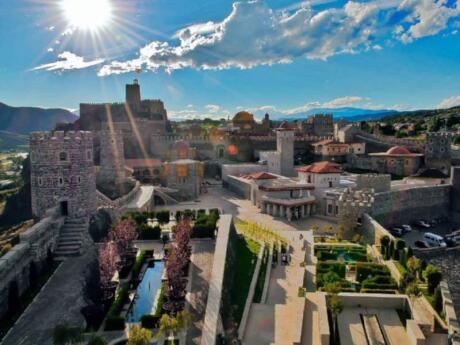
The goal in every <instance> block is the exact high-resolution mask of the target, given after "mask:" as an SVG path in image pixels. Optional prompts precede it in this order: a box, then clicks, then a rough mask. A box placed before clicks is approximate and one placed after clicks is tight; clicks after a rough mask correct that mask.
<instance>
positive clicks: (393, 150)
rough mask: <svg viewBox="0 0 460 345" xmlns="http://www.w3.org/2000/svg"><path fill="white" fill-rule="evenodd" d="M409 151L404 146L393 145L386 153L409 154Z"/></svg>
mask: <svg viewBox="0 0 460 345" xmlns="http://www.w3.org/2000/svg"><path fill="white" fill-rule="evenodd" d="M410 154H411V152H410V151H409V150H408V149H406V148H405V147H404V146H393V147H392V148H390V149H389V150H388V151H387V155H410Z"/></svg>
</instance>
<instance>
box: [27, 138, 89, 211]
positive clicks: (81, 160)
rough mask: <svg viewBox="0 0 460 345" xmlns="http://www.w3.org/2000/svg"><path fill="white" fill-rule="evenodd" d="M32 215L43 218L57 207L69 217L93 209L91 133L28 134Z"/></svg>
mask: <svg viewBox="0 0 460 345" xmlns="http://www.w3.org/2000/svg"><path fill="white" fill-rule="evenodd" d="M30 173H31V176H30V183H31V193H32V212H33V214H34V216H36V217H39V218H41V217H43V216H44V215H45V213H46V211H47V210H48V209H49V208H51V207H55V206H58V207H59V210H60V212H61V214H62V215H66V216H68V217H70V218H80V217H86V216H89V215H90V214H91V213H93V212H94V211H95V210H96V175H95V167H94V161H93V136H92V134H91V132H84V131H76V132H74V131H69V132H62V131H56V132H33V133H31V135H30Z"/></svg>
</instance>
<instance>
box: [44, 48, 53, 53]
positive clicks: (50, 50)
mask: <svg viewBox="0 0 460 345" xmlns="http://www.w3.org/2000/svg"><path fill="white" fill-rule="evenodd" d="M46 51H47V52H48V53H52V52H54V48H51V47H50V48H48V49H47V50H46Z"/></svg>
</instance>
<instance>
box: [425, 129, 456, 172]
mask: <svg viewBox="0 0 460 345" xmlns="http://www.w3.org/2000/svg"><path fill="white" fill-rule="evenodd" d="M451 144H452V134H451V133H447V132H436V133H434V132H428V133H426V144H425V166H426V167H427V168H433V169H438V170H441V171H442V172H443V173H444V174H447V175H448V174H449V173H450V167H451V165H452V156H451V149H450V146H451Z"/></svg>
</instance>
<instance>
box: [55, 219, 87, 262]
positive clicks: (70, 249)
mask: <svg viewBox="0 0 460 345" xmlns="http://www.w3.org/2000/svg"><path fill="white" fill-rule="evenodd" d="M85 231H88V222H87V221H86V220H85V219H66V221H65V223H64V225H63V227H62V228H61V231H60V234H59V239H58V243H57V248H56V250H55V251H54V255H55V258H56V260H64V259H65V258H66V257H69V256H79V255H80V250H81V246H82V243H83V232H85Z"/></svg>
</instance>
